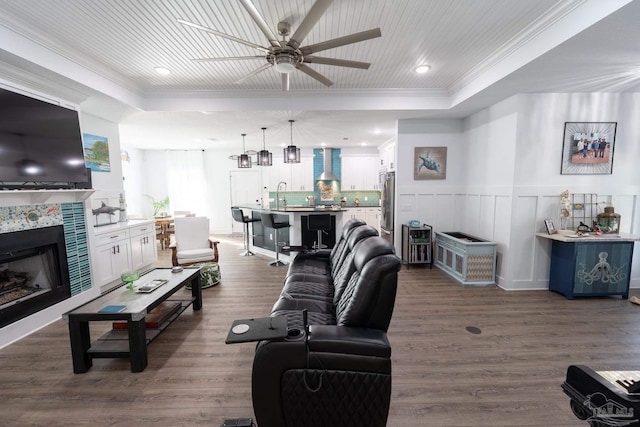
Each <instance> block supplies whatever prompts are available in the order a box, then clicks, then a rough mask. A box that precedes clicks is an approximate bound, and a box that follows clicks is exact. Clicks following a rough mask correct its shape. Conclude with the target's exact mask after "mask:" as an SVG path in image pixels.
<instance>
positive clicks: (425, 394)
mask: <svg viewBox="0 0 640 427" xmlns="http://www.w3.org/2000/svg"><path fill="white" fill-rule="evenodd" d="M222 240H223V241H222V243H221V245H220V252H221V259H220V266H221V271H222V283H221V284H220V285H219V286H216V287H214V288H209V289H206V290H204V291H203V293H204V307H203V310H202V311H201V312H199V313H193V312H192V311H191V310H187V311H186V312H185V313H184V314H183V315H182V316H181V317H180V318H179V319H178V320H177V321H176V322H175V323H174V324H173V325H172V326H171V327H170V328H169V329H167V330H166V331H165V332H164V333H163V334H162V335H161V336H160V337H159V338H158V339H157V340H156V341H154V343H152V344H151V346H150V347H149V366H148V367H147V368H146V370H145V371H144V372H142V373H138V374H132V373H131V372H130V371H129V365H128V362H127V361H126V360H109V359H97V360H95V361H94V366H93V368H92V369H91V370H90V371H89V372H88V373H86V374H81V375H74V374H73V372H72V367H71V355H70V347H69V338H68V330H67V325H66V324H65V323H64V322H63V321H62V320H60V321H58V322H55V323H54V324H52V325H50V326H47V327H46V328H44V329H42V330H41V331H39V332H36V333H34V334H33V335H31V336H29V337H27V338H25V339H23V340H21V341H19V342H17V343H15V344H12V345H10V346H8V347H6V348H4V349H2V350H0V425H1V426H66V427H70V426H85V425H91V426H106V425H109V426H194V425H203V426H205V425H206V426H213V427H217V426H219V425H220V424H221V423H222V421H223V419H224V418H227V417H228V418H231V417H252V416H253V411H252V406H251V394H250V390H251V388H250V378H251V367H252V360H253V349H254V344H251V343H249V344H237V345H225V344H224V340H225V337H226V334H227V331H228V328H229V326H230V324H231V322H232V321H233V320H234V319H239V318H250V317H261V316H266V315H268V313H269V311H270V309H271V306H272V304H273V302H274V301H275V300H276V297H277V295H278V294H279V291H280V289H281V286H282V279H283V277H284V274H285V269H284V268H272V267H268V266H267V261H268V259H267V258H265V257H263V256H256V257H241V256H239V254H240V250H241V248H240V245H241V243H240V242H241V240H240V239H229V238H223V239H222ZM161 264H164V265H168V264H169V261H168V257H167V254H166V252H165V253H164V254H163V256H162V260H161ZM638 325H640V306H635V305H633V304H630V303H629V302H628V301H626V300H621V299H619V298H593V299H579V300H574V301H568V300H566V299H565V298H564V297H562V296H560V295H558V294H554V293H549V292H546V291H531V292H505V291H502V290H499V289H496V288H493V287H490V288H481V289H472V288H462V287H460V286H459V285H457V284H455V283H454V282H452V281H450V280H449V279H448V278H447V277H446V276H445V275H444V274H443V273H442V272H440V271H439V270H437V269H435V268H434V269H433V270H429V269H420V268H415V269H410V270H406V269H403V270H402V272H401V273H400V283H399V291H398V298H397V302H396V306H395V312H394V317H393V320H392V324H391V328H390V330H389V339H390V341H391V343H392V346H393V395H392V402H391V411H390V415H389V422H388V425H389V426H393V427H410V426H416V427H417V426H421V427H422V426H452V427H453V426H455V427H461V426H469V427H472V426H545V427H553V426H580V425H586V423H585V422H578V420H577V419H576V418H575V417H574V416H573V414H572V413H571V411H570V409H569V402H568V398H567V397H566V396H565V395H564V394H563V393H562V391H561V389H560V384H561V383H562V381H563V379H564V375H565V371H566V368H567V366H568V365H569V364H574V363H580V364H586V365H589V366H591V367H594V368H596V369H605V368H606V369H622V368H624V369H635V370H640V357H639V355H640V333H639V327H638ZM107 326H108V325H99V326H98V327H96V328H94V331H92V332H93V333H94V334H97V333H98V332H99V329H100V328H105V327H107ZM467 326H475V327H477V328H480V330H481V333H480V334H472V333H469V332H467V330H466V329H465V328H466V327H467ZM339 427H342V426H339ZM344 427H346V426H344Z"/></svg>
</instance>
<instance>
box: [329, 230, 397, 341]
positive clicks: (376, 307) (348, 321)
mask: <svg viewBox="0 0 640 427" xmlns="http://www.w3.org/2000/svg"><path fill="white" fill-rule="evenodd" d="M352 253H353V254H354V258H353V265H354V267H355V271H354V272H353V274H352V275H351V277H350V279H349V281H348V282H347V283H346V285H345V287H344V289H343V290H340V291H338V289H336V293H335V294H334V304H335V310H336V324H337V325H341V326H355V327H363V328H373V329H380V330H383V331H386V330H387V329H388V327H389V323H390V322H391V315H392V314H393V306H394V304H395V296H396V288H397V282H398V271H400V268H401V266H402V265H401V261H400V259H399V258H398V257H397V256H396V255H395V249H394V247H393V246H392V245H391V244H390V243H389V242H387V241H386V240H384V239H383V238H382V237H377V236H376V237H370V238H367V239H364V240H361V241H360V242H358V243H357V244H356V246H355V247H354V248H353V252H352Z"/></svg>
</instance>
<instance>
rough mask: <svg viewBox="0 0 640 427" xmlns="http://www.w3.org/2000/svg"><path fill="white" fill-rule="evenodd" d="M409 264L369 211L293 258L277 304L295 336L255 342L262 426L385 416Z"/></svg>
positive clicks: (366, 421)
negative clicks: (367, 217)
mask: <svg viewBox="0 0 640 427" xmlns="http://www.w3.org/2000/svg"><path fill="white" fill-rule="evenodd" d="M400 267H401V261H400V259H399V258H398V257H397V256H396V255H395V250H394V248H393V246H392V245H391V244H390V243H388V242H387V241H385V240H384V239H382V238H381V237H378V236H377V232H376V230H375V229H373V228H372V227H370V226H368V225H365V224H364V222H363V221H361V220H349V221H347V222H346V223H345V225H344V226H343V229H342V233H341V235H340V237H339V239H338V241H337V243H336V245H335V246H334V248H333V249H332V250H331V251H328V250H324V251H318V252H314V253H307V254H299V255H298V256H296V258H294V260H293V261H292V263H291V264H290V266H289V270H288V272H287V276H286V279H285V284H284V288H283V291H282V294H281V296H280V298H279V299H278V300H277V301H276V303H275V305H274V306H273V310H272V313H271V315H272V316H287V321H288V329H289V336H288V337H287V338H285V339H284V340H267V341H261V342H259V343H258V345H257V347H256V354H255V358H254V363H253V374H252V395H253V406H254V412H255V416H256V421H257V422H258V425H259V426H260V427H302V426H317V427H325V426H326V427H329V426H331V427H334V426H349V427H356V426H363V427H364V426H366V427H378V426H379V427H382V426H385V425H386V421H387V416H388V412H389V404H390V400H391V346H390V344H389V341H388V340H387V335H386V331H387V329H388V327H389V323H390V321H391V316H392V313H393V306H394V303H395V295H396V287H397V281H398V276H397V273H398V271H399V270H400ZM303 310H306V313H307V317H308V334H307V333H306V332H305V324H304V322H303Z"/></svg>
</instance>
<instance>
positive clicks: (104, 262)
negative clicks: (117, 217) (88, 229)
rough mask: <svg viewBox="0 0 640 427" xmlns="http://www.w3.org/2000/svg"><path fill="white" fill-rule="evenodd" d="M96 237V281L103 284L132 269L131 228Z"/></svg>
mask: <svg viewBox="0 0 640 427" xmlns="http://www.w3.org/2000/svg"><path fill="white" fill-rule="evenodd" d="M96 237H97V239H96V256H95V257H94V262H93V267H94V268H93V271H94V274H95V278H94V282H95V284H97V285H98V286H102V285H105V284H107V283H110V282H113V281H114V280H117V279H119V278H120V274H122V273H123V272H125V271H129V270H131V248H130V240H129V230H127V229H119V230H116V231H112V232H111V233H105V234H100V235H97V236H96Z"/></svg>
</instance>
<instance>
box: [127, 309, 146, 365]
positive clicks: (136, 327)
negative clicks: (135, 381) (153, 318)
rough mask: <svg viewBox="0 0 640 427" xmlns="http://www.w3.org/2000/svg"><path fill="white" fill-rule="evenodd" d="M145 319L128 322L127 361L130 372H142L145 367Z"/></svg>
mask: <svg viewBox="0 0 640 427" xmlns="http://www.w3.org/2000/svg"><path fill="white" fill-rule="evenodd" d="M144 321H145V319H144V318H142V319H141V320H137V321H129V322H128V328H129V359H130V360H131V372H142V371H144V368H146V367H147V327H146V325H145V323H144Z"/></svg>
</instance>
